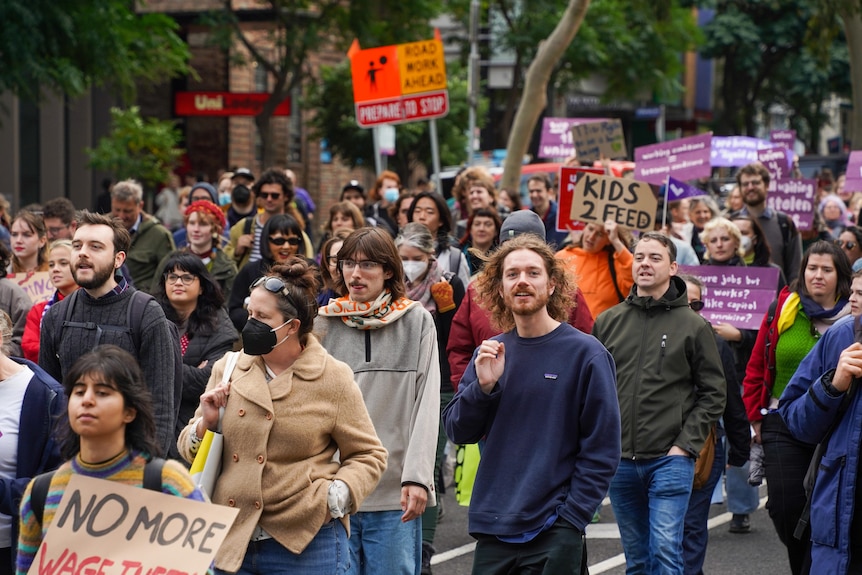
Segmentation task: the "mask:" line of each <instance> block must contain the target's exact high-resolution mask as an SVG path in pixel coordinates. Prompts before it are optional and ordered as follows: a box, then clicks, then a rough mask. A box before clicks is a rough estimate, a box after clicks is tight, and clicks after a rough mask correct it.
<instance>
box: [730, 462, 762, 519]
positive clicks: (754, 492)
mask: <svg viewBox="0 0 862 575" xmlns="http://www.w3.org/2000/svg"><path fill="white" fill-rule="evenodd" d="M749 467H750V464H749V463H748V462H747V461H746V462H745V465H743V466H742V467H728V468H727V469H726V470H725V471H724V473H725V475H726V476H727V483H726V484H725V486H726V488H727V510H728V511H730V512H731V513H735V514H737V515H749V514H751V513H754V512H755V511H757V506H758V505H760V490H759V489H758V488H757V486H755V485H749V484H748V472H749Z"/></svg>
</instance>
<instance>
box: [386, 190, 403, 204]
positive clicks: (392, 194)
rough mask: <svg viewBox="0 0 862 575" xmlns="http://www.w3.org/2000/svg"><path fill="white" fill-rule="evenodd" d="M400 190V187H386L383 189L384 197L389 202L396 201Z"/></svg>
mask: <svg viewBox="0 0 862 575" xmlns="http://www.w3.org/2000/svg"><path fill="white" fill-rule="evenodd" d="M399 195H400V192H399V191H398V188H386V189H385V190H383V199H384V200H386V201H387V202H389V203H390V204H392V203H395V200H397V199H398V196H399Z"/></svg>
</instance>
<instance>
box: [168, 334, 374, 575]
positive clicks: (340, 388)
mask: <svg viewBox="0 0 862 575" xmlns="http://www.w3.org/2000/svg"><path fill="white" fill-rule="evenodd" d="M225 362H226V359H225V358H222V359H220V360H219V361H218V362H216V364H215V366H214V367H213V371H212V375H211V376H210V380H209V383H208V384H207V389H211V388H212V387H214V386H215V385H216V384H218V382H220V381H221V379H222V373H223V370H224V366H225ZM200 415H201V410H200V407H198V410H197V411H196V412H195V415H194V418H193V419H192V420H191V421H190V422H189V425H187V426H186V428H185V429H184V430H183V431H182V433H181V434H180V437H179V440H178V441H177V446H178V448H179V451H180V454H182V456H183V457H185V458H186V459H189V460H191V459H192V457H191V452H190V450H189V445H190V442H189V437H190V434H191V432H192V426H193V424H194V422H195V421H196V420H197V418H198V417H199V416H200ZM222 427H223V431H224V452H223V454H222V455H223V456H222V472H221V475H220V476H219V479H218V481H217V482H216V486H215V492H214V493H213V503H217V504H220V505H227V506H228V507H237V508H239V510H240V512H239V517H238V518H237V520H236V523H234V525H233V527H232V528H231V530H230V532H229V533H228V536H227V539H226V540H225V542H224V545H222V547H221V549H220V550H219V552H218V554H217V555H216V561H215V565H216V567H218V568H219V569H223V570H225V571H237V570H238V569H239V567H240V565H241V564H242V560H243V556H244V555H245V551H246V547H247V545H248V541H249V539H250V537H251V535H252V532H253V531H254V528H255V526H257V525H260V526H261V527H262V528H263V529H265V530H266V532H267V533H269V534H270V535H272V536H273V538H275V539H276V540H277V541H278V542H279V543H281V544H282V545H283V546H284V547H286V548H287V549H289V550H290V551H291V552H293V553H297V554H298V553H301V552H302V551H303V549H305V547H306V546H307V545H308V544H309V542H311V540H312V539H313V538H314V536H315V535H317V532H318V531H319V529H320V527H321V526H323V525H324V524H325V523H326V522H328V521H329V520H330V515H329V507H328V505H327V501H326V496H327V490H328V489H329V486H330V484H331V482H332V480H333V479H340V480H342V481H344V482H345V483H346V484H347V486H348V488H349V489H350V495H351V497H352V500H353V507H352V510H353V511H355V510H356V509H358V508H359V506H360V505H361V504H362V501H363V500H364V499H365V497H366V496H367V495H368V494H369V493H371V492H372V491H373V490H374V488H375V486H376V485H377V482H378V481H379V480H380V477H381V476H382V474H383V471H384V469H385V468H386V457H387V453H386V450H385V449H384V448H383V446H382V444H381V443H380V440H379V439H378V437H377V434H376V433H375V431H374V426H373V425H372V423H371V419H370V417H369V416H368V411H367V410H366V408H365V403H364V402H363V401H362V394H361V392H360V391H359V387H358V386H357V385H356V383H355V382H354V380H353V372H351V371H350V368H349V367H347V365H345V364H344V363H342V362H340V361H338V360H336V359H335V358H333V357H332V356H331V355H329V354H328V353H327V352H326V350H324V349H323V347H322V346H321V345H320V343H319V342H318V341H317V339H316V338H315V337H314V336H312V335H309V337H308V345H307V346H306V348H305V350H304V351H303V353H302V355H301V356H300V357H299V358H298V359H297V360H296V362H294V364H293V366H292V367H291V368H290V369H288V370H287V371H285V372H284V373H282V374H280V375H279V376H278V377H276V378H275V379H273V380H271V381H270V382H269V383H267V381H266V377H265V367H264V363H263V360H262V359H261V358H260V357H256V356H250V355H246V354H244V353H243V354H242V355H241V356H240V358H239V361H238V362H237V365H236V368H235V369H234V372H233V374H232V375H231V390H230V399H229V400H228V404H227V407H226V409H225V413H224V419H223V422H222ZM337 450H340V460H341V462H340V463H339V462H338V459H337V454H336V451H337ZM342 521H343V522H344V525H345V527H348V525H349V523H348V521H347V519H346V518H344V519H343V520H342Z"/></svg>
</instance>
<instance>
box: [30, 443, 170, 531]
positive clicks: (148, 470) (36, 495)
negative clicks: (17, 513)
mask: <svg viewBox="0 0 862 575" xmlns="http://www.w3.org/2000/svg"><path fill="white" fill-rule="evenodd" d="M164 466H165V460H164V459H162V458H161V457H153V458H152V459H150V460H149V461H147V464H146V466H145V467H144V486H143V487H144V489H149V490H150V491H158V492H161V491H162V468H163V467H164ZM53 478H54V471H48V472H46V473H42V474H41V475H37V476H36V477H35V478H34V479H33V488H32V489H31V490H30V509H32V510H33V515H35V516H36V519H37V520H38V521H39V525H42V519H43V517H44V515H45V500H46V499H47V498H48V489H49V488H50V487H51V480H52V479H53Z"/></svg>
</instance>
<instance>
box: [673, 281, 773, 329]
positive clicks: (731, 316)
mask: <svg viewBox="0 0 862 575" xmlns="http://www.w3.org/2000/svg"><path fill="white" fill-rule="evenodd" d="M679 270H680V272H681V273H686V274H690V275H693V276H696V277H698V278H700V281H702V282H703V284H704V286H706V290H705V291H706V293H704V294H701V299H702V300H703V303H704V306H703V311H701V312H700V315H702V316H703V317H705V318H706V319H707V320H709V322H710V323H713V324H717V323H729V324H730V325H732V326H734V327H736V328H738V329H760V324H761V323H762V322H763V316H764V315H766V312H767V311H768V310H769V304H771V303H772V301H773V300H774V299H775V296H776V288H777V287H778V268H773V267H767V268H756V267H744V266H739V267H737V266H679Z"/></svg>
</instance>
